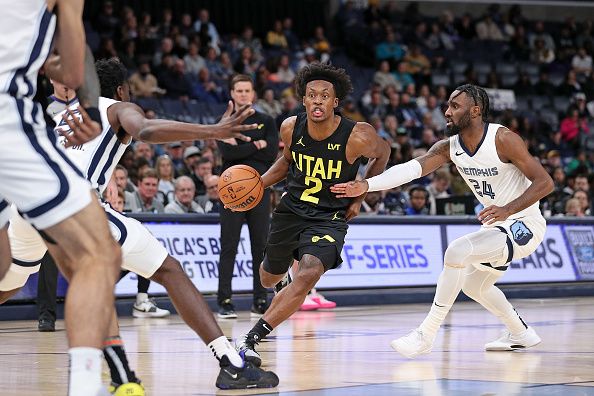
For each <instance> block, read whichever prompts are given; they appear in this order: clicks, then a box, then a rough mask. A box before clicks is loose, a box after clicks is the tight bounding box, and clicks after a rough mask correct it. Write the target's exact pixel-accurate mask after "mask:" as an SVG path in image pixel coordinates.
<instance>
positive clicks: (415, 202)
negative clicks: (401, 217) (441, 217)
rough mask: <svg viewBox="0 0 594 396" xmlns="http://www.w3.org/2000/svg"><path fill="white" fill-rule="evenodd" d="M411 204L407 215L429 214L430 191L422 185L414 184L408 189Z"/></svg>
mask: <svg viewBox="0 0 594 396" xmlns="http://www.w3.org/2000/svg"><path fill="white" fill-rule="evenodd" d="M408 196H409V201H410V205H409V206H407V208H406V211H405V213H404V214H406V215H407V216H418V215H428V214H429V208H428V198H429V192H427V190H426V189H425V187H423V186H421V185H414V186H412V187H411V188H410V189H409V190H408Z"/></svg>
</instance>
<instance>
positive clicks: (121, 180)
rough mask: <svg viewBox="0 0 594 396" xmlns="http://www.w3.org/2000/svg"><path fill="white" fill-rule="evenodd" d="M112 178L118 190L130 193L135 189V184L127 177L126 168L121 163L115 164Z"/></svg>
mask: <svg viewBox="0 0 594 396" xmlns="http://www.w3.org/2000/svg"><path fill="white" fill-rule="evenodd" d="M113 178H114V180H115V183H116V186H118V190H120V191H126V192H130V193H131V192H134V191H136V186H135V185H134V183H132V182H131V181H130V179H129V178H128V170H127V169H126V168H124V167H123V166H122V165H120V164H117V165H116V167H115V170H114V171H113ZM122 211H123V210H122Z"/></svg>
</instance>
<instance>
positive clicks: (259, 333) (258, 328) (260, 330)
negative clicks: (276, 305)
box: [247, 318, 273, 344]
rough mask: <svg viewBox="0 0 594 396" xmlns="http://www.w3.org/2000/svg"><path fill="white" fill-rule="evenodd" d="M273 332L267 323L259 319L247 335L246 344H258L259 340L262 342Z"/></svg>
mask: <svg viewBox="0 0 594 396" xmlns="http://www.w3.org/2000/svg"><path fill="white" fill-rule="evenodd" d="M272 330H273V328H272V326H270V325H269V324H268V322H267V321H265V320H264V319H262V318H260V320H259V321H258V323H256V325H255V326H254V327H252V329H251V330H250V331H249V332H248V333H247V340H248V342H250V341H251V342H253V343H255V344H257V343H259V342H260V340H263V339H264V338H265V337H266V336H267V335H268V334H270V332H271V331H272Z"/></svg>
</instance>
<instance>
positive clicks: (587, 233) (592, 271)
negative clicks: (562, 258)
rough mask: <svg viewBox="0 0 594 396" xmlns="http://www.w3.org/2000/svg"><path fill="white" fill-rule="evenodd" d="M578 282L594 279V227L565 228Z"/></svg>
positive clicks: (568, 226) (567, 226)
mask: <svg viewBox="0 0 594 396" xmlns="http://www.w3.org/2000/svg"><path fill="white" fill-rule="evenodd" d="M565 235H566V237H567V244H568V245H569V247H570V249H571V253H572V254H573V262H574V264H575V268H576V272H577V274H576V275H577V277H578V280H593V279H594V227H592V226H570V225H566V226H565Z"/></svg>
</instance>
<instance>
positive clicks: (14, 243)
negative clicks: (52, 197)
mask: <svg viewBox="0 0 594 396" xmlns="http://www.w3.org/2000/svg"><path fill="white" fill-rule="evenodd" d="M101 205H102V206H103V208H104V209H105V214H106V215H107V218H108V223H109V228H110V231H111V234H112V235H113V237H114V238H115V240H116V241H118V242H119V243H120V245H121V246H122V256H123V257H122V268H123V269H126V270H129V271H132V272H134V273H136V274H138V275H140V276H142V277H145V278H150V277H151V276H152V275H153V274H154V273H155V272H156V271H157V269H159V267H160V266H161V265H162V264H163V262H164V261H165V258H166V257H167V255H168V253H167V250H166V249H165V248H164V247H163V245H162V244H161V243H160V242H159V241H158V240H157V238H155V237H154V236H153V235H152V234H151V233H150V232H149V230H148V229H146V227H144V226H143V225H142V223H140V222H139V221H138V220H135V219H132V218H130V217H126V216H124V215H123V214H121V213H119V212H117V211H116V210H114V209H112V208H111V206H109V204H107V203H101ZM8 235H9V238H10V248H11V252H12V257H13V260H12V264H11V266H10V269H9V270H8V274H7V275H6V277H5V278H4V279H3V280H1V281H0V290H13V289H17V288H19V287H22V286H23V285H24V284H25V283H26V282H27V279H28V278H29V276H30V275H31V274H34V273H36V272H37V271H39V262H40V261H41V259H42V258H43V255H44V254H45V252H46V251H47V247H46V245H45V242H44V241H43V239H42V238H41V236H40V235H39V233H38V232H37V231H36V230H35V229H34V228H33V227H32V226H31V225H30V224H29V223H27V222H26V221H25V220H23V218H22V217H20V216H19V214H18V212H17V211H16V209H14V208H13V212H12V216H11V219H10V226H9V227H8Z"/></svg>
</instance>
